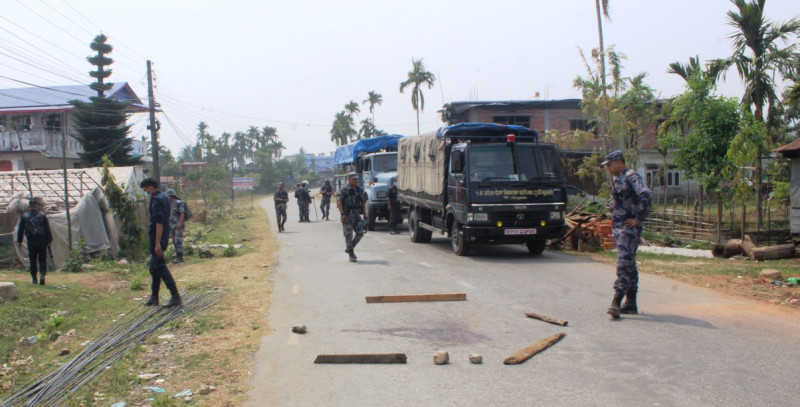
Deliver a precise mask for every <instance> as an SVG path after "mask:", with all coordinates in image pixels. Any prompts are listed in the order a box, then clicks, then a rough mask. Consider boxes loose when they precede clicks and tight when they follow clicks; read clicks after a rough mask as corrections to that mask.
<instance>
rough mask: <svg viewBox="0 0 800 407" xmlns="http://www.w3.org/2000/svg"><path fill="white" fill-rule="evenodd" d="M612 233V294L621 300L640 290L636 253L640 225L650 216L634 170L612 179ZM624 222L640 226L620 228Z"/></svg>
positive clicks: (643, 187)
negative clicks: (614, 257) (614, 241)
mask: <svg viewBox="0 0 800 407" xmlns="http://www.w3.org/2000/svg"><path fill="white" fill-rule="evenodd" d="M612 181H613V182H612V187H613V188H612V191H611V201H610V203H609V209H610V210H611V222H612V224H611V232H612V233H613V234H614V237H615V238H617V280H616V281H615V282H614V293H615V295H616V296H619V297H623V296H625V295H626V293H627V292H628V291H629V290H631V291H633V292H634V293H635V292H636V291H637V290H638V287H639V270H637V268H636V250H637V249H638V248H639V243H640V242H641V240H642V225H643V223H644V220H645V219H646V218H647V215H648V214H649V213H650V189H649V188H647V185H646V184H645V183H644V181H643V180H642V177H641V176H640V175H639V174H638V173H637V172H636V171H634V170H631V169H628V168H625V170H624V171H623V172H622V173H621V174H620V175H619V176H616V177H613V179H612ZM626 219H636V220H638V221H639V225H638V226H636V227H630V226H626V225H625V224H623V222H625V220H626Z"/></svg>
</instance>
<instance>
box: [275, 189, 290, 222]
mask: <svg viewBox="0 0 800 407" xmlns="http://www.w3.org/2000/svg"><path fill="white" fill-rule="evenodd" d="M272 200H273V201H275V219H276V220H277V221H278V232H283V231H284V230H285V229H284V228H283V224H284V223H286V205H287V204H288V203H289V192H287V191H286V190H285V189H283V182H279V183H278V189H277V190H275V193H273V194H272Z"/></svg>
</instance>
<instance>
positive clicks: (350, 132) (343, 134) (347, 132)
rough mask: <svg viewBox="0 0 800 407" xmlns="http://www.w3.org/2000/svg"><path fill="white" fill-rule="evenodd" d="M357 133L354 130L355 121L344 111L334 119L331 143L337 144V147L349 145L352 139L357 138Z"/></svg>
mask: <svg viewBox="0 0 800 407" xmlns="http://www.w3.org/2000/svg"><path fill="white" fill-rule="evenodd" d="M356 135H357V133H356V131H355V130H354V129H353V119H352V118H350V115H348V114H347V112H346V111H344V110H342V111H341V112H339V113H336V117H335V118H334V119H333V126H332V127H331V141H333V142H334V143H336V145H337V146H343V145H345V144H347V143H348V142H349V141H350V139H351V138H355V137H354V136H356Z"/></svg>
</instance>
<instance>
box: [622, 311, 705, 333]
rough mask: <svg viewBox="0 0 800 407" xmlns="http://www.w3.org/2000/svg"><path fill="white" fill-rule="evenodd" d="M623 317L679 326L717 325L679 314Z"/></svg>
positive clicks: (699, 326) (701, 326)
mask: <svg viewBox="0 0 800 407" xmlns="http://www.w3.org/2000/svg"><path fill="white" fill-rule="evenodd" d="M623 319H630V320H633V321H645V322H657V323H667V324H675V325H681V326H693V327H697V328H706V329H717V327H716V326H714V324H712V323H710V322H706V321H703V320H702V319H695V318H689V317H684V316H680V315H670V314H638V315H625V316H624V318H623Z"/></svg>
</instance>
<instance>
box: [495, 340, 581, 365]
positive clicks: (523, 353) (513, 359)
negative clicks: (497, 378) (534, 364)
mask: <svg viewBox="0 0 800 407" xmlns="http://www.w3.org/2000/svg"><path fill="white" fill-rule="evenodd" d="M566 335H567V334H565V333H563V332H562V333H558V334H555V335H552V336H548V337H547V338H544V339H542V340H540V341H538V342H536V343H534V344H533V345H531V346H528V347H527V348H525V349H521V350H519V351H517V352H516V353H514V354H513V355H511V356H509V357H507V358H506V360H504V361H503V364H504V365H518V364H520V363H522V362H525V361H526V360H528V359H530V358H532V357H533V356H534V355H536V354H537V353H539V352H541V351H543V350H545V349H547V348H549V347H551V346H553V345H555V344H556V342H558V341H560V340H561V338H563V337H564V336H566Z"/></svg>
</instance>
